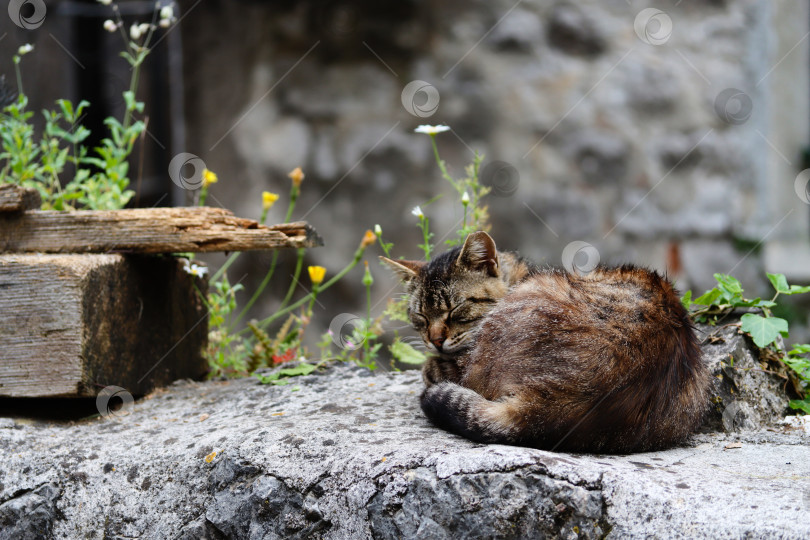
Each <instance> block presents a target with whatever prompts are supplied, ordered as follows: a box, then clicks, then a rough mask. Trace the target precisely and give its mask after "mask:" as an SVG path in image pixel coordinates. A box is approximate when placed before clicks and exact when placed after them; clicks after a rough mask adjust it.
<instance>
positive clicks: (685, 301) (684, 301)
mask: <svg viewBox="0 0 810 540" xmlns="http://www.w3.org/2000/svg"><path fill="white" fill-rule="evenodd" d="M681 305H683V308H684V309H686V310H688V309H689V308H690V307H692V291H686V294H684V295H683V298H681Z"/></svg>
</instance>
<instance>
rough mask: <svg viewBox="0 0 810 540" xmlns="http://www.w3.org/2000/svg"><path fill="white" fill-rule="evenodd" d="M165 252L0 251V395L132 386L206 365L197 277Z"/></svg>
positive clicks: (137, 391) (140, 389) (197, 372)
mask: <svg viewBox="0 0 810 540" xmlns="http://www.w3.org/2000/svg"><path fill="white" fill-rule="evenodd" d="M182 266H183V265H182V263H181V262H180V261H179V260H178V259H176V258H174V257H169V256H148V255H46V254H7V255H0V396H3V397H81V396H95V395H96V394H98V392H99V391H100V390H101V389H103V388H104V387H105V386H108V385H117V386H121V387H123V388H125V389H126V390H128V391H129V392H130V393H132V394H133V395H142V394H144V393H146V392H149V391H150V390H151V389H152V388H154V387H155V386H159V385H164V384H168V383H170V382H171V381H173V380H176V379H179V378H189V377H190V378H199V377H201V376H202V375H203V374H204V373H205V372H206V370H207V363H206V360H205V358H204V356H203V351H204V348H205V346H206V343H207V332H208V323H207V319H208V313H207V310H206V308H205V306H204V304H203V303H202V301H201V299H200V298H199V296H198V294H197V292H196V289H195V286H196V288H198V289H200V290H201V291H202V292H203V293H205V291H206V290H207V285H206V282H205V281H204V280H203V279H200V278H195V277H193V276H191V275H189V274H188V273H186V272H185V271H184V270H183V269H182Z"/></svg>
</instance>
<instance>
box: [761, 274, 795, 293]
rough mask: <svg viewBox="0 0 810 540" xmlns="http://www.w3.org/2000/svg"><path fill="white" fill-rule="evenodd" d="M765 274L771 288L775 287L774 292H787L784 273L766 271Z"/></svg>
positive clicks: (788, 288)
mask: <svg viewBox="0 0 810 540" xmlns="http://www.w3.org/2000/svg"><path fill="white" fill-rule="evenodd" d="M766 275H767V276H768V281H770V282H771V285H773V288H774V289H776V292H779V293H787V292H789V291H790V287H788V283H787V278H786V277H785V274H771V273H768V274H766Z"/></svg>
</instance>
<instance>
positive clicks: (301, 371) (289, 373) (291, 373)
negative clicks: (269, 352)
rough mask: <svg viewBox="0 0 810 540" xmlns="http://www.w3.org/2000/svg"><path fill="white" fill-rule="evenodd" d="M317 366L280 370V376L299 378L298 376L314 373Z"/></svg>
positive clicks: (304, 365)
mask: <svg viewBox="0 0 810 540" xmlns="http://www.w3.org/2000/svg"><path fill="white" fill-rule="evenodd" d="M315 369H316V366H315V365H313V364H304V363H301V364H298V365H297V366H295V367H291V368H284V369H280V370H278V374H279V376H281V377H297V376H298V375H309V374H310V373H312V372H313V371H315Z"/></svg>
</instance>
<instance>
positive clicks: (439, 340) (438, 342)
mask: <svg viewBox="0 0 810 540" xmlns="http://www.w3.org/2000/svg"><path fill="white" fill-rule="evenodd" d="M444 341H445V340H444V338H443V337H439V338H436V339H432V340H430V342H431V343H433V346H434V347H436V349H438V350H442V345H443V344H444Z"/></svg>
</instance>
